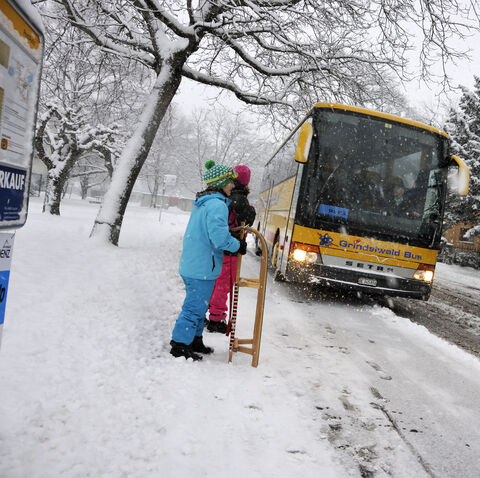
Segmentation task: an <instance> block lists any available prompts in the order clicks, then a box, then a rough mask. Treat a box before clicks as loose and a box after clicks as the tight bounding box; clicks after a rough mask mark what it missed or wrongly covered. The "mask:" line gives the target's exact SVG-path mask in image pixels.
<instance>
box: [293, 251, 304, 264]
mask: <svg viewBox="0 0 480 478" xmlns="http://www.w3.org/2000/svg"><path fill="white" fill-rule="evenodd" d="M293 258H294V259H295V260H296V261H298V262H303V261H304V260H305V259H306V258H307V251H304V250H303V249H295V250H294V251H293Z"/></svg>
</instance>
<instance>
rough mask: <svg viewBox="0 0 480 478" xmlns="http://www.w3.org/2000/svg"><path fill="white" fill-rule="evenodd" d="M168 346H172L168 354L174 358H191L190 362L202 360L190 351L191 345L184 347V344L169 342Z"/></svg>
mask: <svg viewBox="0 0 480 478" xmlns="http://www.w3.org/2000/svg"><path fill="white" fill-rule="evenodd" d="M170 345H171V346H172V348H171V349H170V353H171V354H172V355H173V356H174V357H185V358H186V359H189V358H191V359H192V360H202V359H203V357H202V356H201V355H198V354H196V353H195V352H194V351H193V350H192V345H186V344H182V343H181V342H175V340H171V341H170Z"/></svg>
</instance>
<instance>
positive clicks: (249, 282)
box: [228, 226, 268, 367]
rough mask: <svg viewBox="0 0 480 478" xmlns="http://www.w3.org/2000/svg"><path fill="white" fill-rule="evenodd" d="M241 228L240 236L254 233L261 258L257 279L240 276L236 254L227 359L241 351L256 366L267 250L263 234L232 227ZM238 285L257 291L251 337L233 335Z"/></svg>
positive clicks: (253, 230) (263, 299) (263, 300)
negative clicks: (260, 247)
mask: <svg viewBox="0 0 480 478" xmlns="http://www.w3.org/2000/svg"><path fill="white" fill-rule="evenodd" d="M235 230H237V231H238V230H241V231H242V233H241V237H242V238H243V235H244V234H245V232H246V231H248V232H251V233H252V234H255V235H256V236H257V238H258V240H259V242H260V244H261V246H262V258H261V264H260V277H259V278H258V279H247V278H244V277H240V270H241V268H242V256H241V255H239V256H238V262H237V273H236V276H235V284H234V285H233V293H232V295H233V300H232V314H231V323H230V348H229V354H228V361H229V362H231V361H232V358H233V352H242V353H245V354H249V355H251V356H252V367H257V366H258V359H259V354H260V341H261V338H262V324H263V309H264V304H265V291H266V286H267V267H268V250H267V244H266V242H265V239H264V238H263V236H262V235H261V234H260V233H259V232H258V231H257V230H256V229H253V228H252V227H248V226H240V227H236V228H235V229H233V231H235ZM240 287H252V288H254V289H258V293H257V308H256V312H255V324H254V327H253V338H251V339H238V338H236V337H235V327H236V323H237V307H238V291H239V288H240Z"/></svg>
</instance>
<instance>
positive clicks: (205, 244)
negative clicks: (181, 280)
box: [178, 192, 240, 280]
mask: <svg viewBox="0 0 480 478" xmlns="http://www.w3.org/2000/svg"><path fill="white" fill-rule="evenodd" d="M229 203H230V199H228V198H226V197H225V196H223V195H222V194H220V193H217V192H215V193H211V194H208V193H207V194H206V195H203V196H200V197H199V198H198V199H197V200H196V201H194V203H193V204H194V208H193V211H192V214H191V215H190V220H189V221H188V224H187V229H186V231H185V235H184V236H183V250H182V257H181V258H180V267H179V269H178V271H179V272H180V274H181V275H182V276H184V277H190V278H191V279H201V280H215V279H216V278H217V277H218V275H219V274H220V271H221V270H222V261H223V251H224V250H225V251H230V252H236V251H238V248H239V247H240V243H239V242H238V240H237V239H235V238H234V237H232V235H231V234H230V232H229V231H228V204H229Z"/></svg>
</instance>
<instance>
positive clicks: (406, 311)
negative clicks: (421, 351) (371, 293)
mask: <svg viewBox="0 0 480 478" xmlns="http://www.w3.org/2000/svg"><path fill="white" fill-rule="evenodd" d="M452 271H453V272H454V274H453V277H452ZM465 271H466V272H465ZM455 272H456V274H455ZM468 273H469V274H468ZM436 276H437V277H436V278H435V281H434V283H433V289H432V295H431V297H430V300H429V301H428V302H422V301H411V300H407V299H398V298H397V299H394V300H393V304H394V305H393V310H394V312H395V313H396V314H397V315H400V316H402V317H406V318H409V319H410V320H412V321H414V322H416V323H418V324H420V325H424V326H425V327H427V328H428V330H430V331H431V332H433V333H434V334H436V335H438V336H439V337H442V338H444V339H445V340H448V341H449V342H451V343H453V344H455V345H458V346H459V347H461V348H463V349H464V350H466V351H467V352H470V353H472V354H474V355H476V356H477V357H480V272H478V271H474V270H473V269H470V268H465V269H464V272H463V274H462V268H460V267H458V266H451V267H449V266H447V265H445V264H441V263H439V264H437V274H436Z"/></svg>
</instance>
